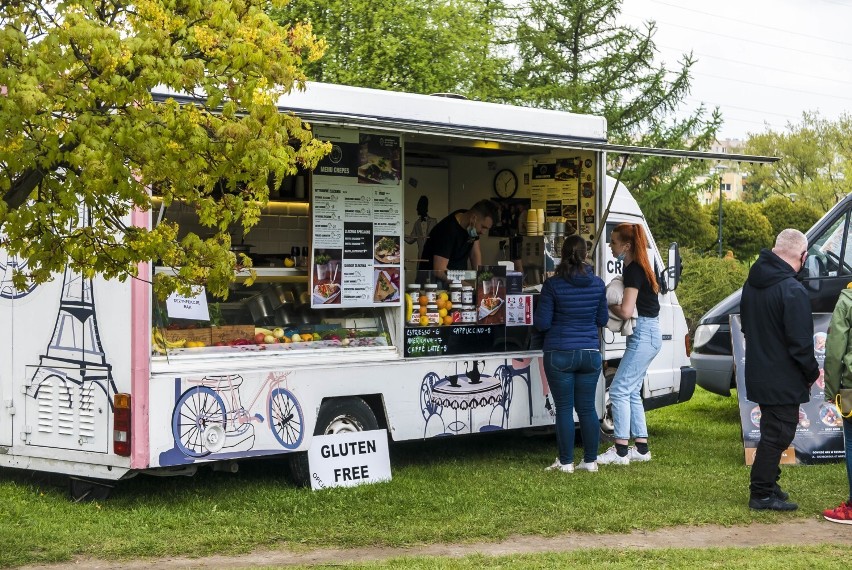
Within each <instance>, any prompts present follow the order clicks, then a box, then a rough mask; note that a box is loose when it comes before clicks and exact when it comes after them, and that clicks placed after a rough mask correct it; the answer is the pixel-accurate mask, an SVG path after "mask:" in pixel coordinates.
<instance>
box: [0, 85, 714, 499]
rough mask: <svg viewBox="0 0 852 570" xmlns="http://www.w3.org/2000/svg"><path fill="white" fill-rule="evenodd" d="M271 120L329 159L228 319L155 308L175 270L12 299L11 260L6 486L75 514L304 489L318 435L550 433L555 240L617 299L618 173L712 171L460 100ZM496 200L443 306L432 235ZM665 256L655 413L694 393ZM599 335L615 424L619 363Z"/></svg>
mask: <svg viewBox="0 0 852 570" xmlns="http://www.w3.org/2000/svg"><path fill="white" fill-rule="evenodd" d="M155 97H156V98H158V99H159V100H166V99H167V98H174V99H176V100H177V101H179V102H180V101H187V99H186V98H185V97H183V96H181V95H180V94H178V93H167V92H162V93H156V94H155ZM279 105H280V109H281V111H282V112H294V113H296V114H297V115H298V116H299V117H301V118H302V119H303V120H304V121H306V122H309V123H311V124H312V125H313V127H314V129H315V131H316V135H317V136H318V137H320V138H323V139H325V140H329V141H331V142H332V143H333V150H332V152H331V154H330V155H329V156H328V157H326V158H325V159H324V160H323V161H322V162H321V163H320V165H319V166H318V168H317V169H315V170H314V171H313V172H304V173H302V174H300V175H299V176H296V177H293V178H290V179H287V180H284V181H283V182H282V184H281V185H280V186H279V187H278V188H273V189H272V192H271V200H270V203H269V205H268V206H267V207H266V208H265V209H264V212H263V216H262V219H261V222H260V224H259V225H258V226H256V227H255V228H254V229H253V230H252V231H251V232H250V233H249V234H248V235H246V236H242V239H241V240H240V242H241V247H243V248H244V251H247V252H248V253H249V255H250V256H251V257H252V259H253V262H254V266H255V269H256V272H257V280H256V281H255V282H254V283H253V284H252V285H251V286H250V287H246V286H245V284H244V283H242V280H244V276H242V275H238V279H237V281H236V282H235V284H234V286H233V288H232V291H231V294H230V296H229V297H228V299H216V298H213V297H212V296H208V295H206V294H204V293H202V295H200V296H199V297H198V298H193V299H188V300H187V299H183V300H181V299H175V298H172V299H171V300H170V301H168V302H163V301H160V300H158V299H156V298H155V297H154V296H153V294H152V289H151V287H150V285H149V283H148V282H149V281H150V280H151V279H152V278H153V276H154V275H155V274H156V273H157V272H158V271H168V269H166V268H161V267H157V266H156V265H155V264H154V263H149V264H143V265H142V266H140V268H139V274H140V276H141V279H130V280H127V281H125V282H119V281H109V280H104V279H101V278H94V279H90V278H87V277H84V276H83V275H80V274H78V273H75V272H74V271H72V270H71V269H67V270H66V271H65V272H64V274H58V275H56V277H55V279H54V280H53V281H51V282H48V283H45V284H43V285H39V286H35V287H31V288H28V289H26V290H18V289H16V288H15V286H14V285H13V284H12V282H11V275H12V272H13V271H14V270H15V269H16V268H22V267H24V266H25V265H26V260H22V259H15V258H13V257H9V256H7V255H5V254H2V252H0V278H2V279H3V281H2V283H0V465H2V466H3V467H9V468H21V469H32V470H39V471H45V472H54V473H61V474H67V475H70V476H71V477H70V481H71V494H72V496H73V497H74V498H78V499H79V498H85V497H87V496H92V495H93V494H96V495H104V496H105V495H106V494H108V490H109V488H110V487H111V485H112V484H113V483H114V482H115V481H118V480H121V479H126V478H129V477H132V476H134V475H136V474H138V473H156V474H191V473H193V472H194V471H195V470H196V469H197V468H198V467H199V466H203V465H213V466H215V467H217V468H227V469H231V470H235V468H236V462H237V461H239V460H245V459H249V458H253V457H261V456H274V455H282V454H290V459H291V461H290V463H291V465H292V468H293V472H294V476H295V478H296V479H297V480H298V481H300V482H302V483H307V482H308V478H309V476H310V473H309V469H308V463H307V459H306V453H305V451H306V450H307V449H308V448H309V447H310V445H311V440H312V436H313V435H316V434H333V433H340V432H347V431H359V430H373V429H377V428H386V429H387V432H388V434H389V435H390V438H391V439H392V440H393V441H401V440H415V439H423V438H431V437H437V436H447V435H462V434H477V433H483V432H489V431H494V430H506V429H524V428H533V427H540V426H550V425H552V424H553V421H554V418H553V413H552V411H553V408H552V405H551V399H550V396H549V393H548V388H547V382H546V380H545V379H544V377H543V372H542V365H541V355H542V352H541V349H540V346H541V336H540V335H539V334H538V333H537V332H536V331H535V329H534V326H533V309H534V303H535V298H536V296H537V294H538V291H539V290H540V285H541V281H542V280H543V279H544V278H545V277H546V275H547V273H548V271H549V270H552V264H553V263H554V259H553V258H554V257H555V256H556V255H558V251H559V247H558V246H559V244H560V243H561V241H560V240H561V239H564V236H565V235H570V234H573V233H579V234H580V235H582V236H584V237H585V238H586V239H587V240H588V241H590V242H594V250H593V251H594V263H595V266H596V271H597V273H598V274H599V275H607V277H608V278H609V277H611V276H612V275H614V274H616V273H619V272H620V267H618V266H617V263H616V262H615V261H614V260H613V259H612V257H611V254H610V252H609V248H608V247H607V243H606V242H607V239H608V235H609V233H610V230H611V227H614V225H615V224H617V223H620V222H623V221H629V222H634V223H640V224H642V225H643V226H645V230H646V231H648V228H647V226H646V225H645V221H644V219H643V216H642V213H641V212H640V210H639V207H638V205H637V203H636V201H635V200H634V199H633V198H632V197H631V196H630V194H629V192H628V191H627V190H626V189H624V188H623V187H621V188H619V189H618V190H617V191H616V193H615V199H614V200H613V201H612V203H611V206H610V201H609V197H610V196H611V193H612V192H613V187H614V181H613V180H612V179H610V178H607V177H606V176H605V165H606V161H607V158H606V157H607V155H606V153H607V152H608V151H609V152H617V153H618V154H619V155H622V154H623V155H629V154H639V153H645V152H652V153H653V152H656V153H658V154H668V155H670V156H678V155H684V156H693V157H698V158H702V157H706V156H708V155H702V154H701V153H678V152H675V151H663V150H657V151H654V150H649V149H637V148H633V147H614V146H612V145H608V144H607V142H606V122H605V120H604V119H603V118H600V117H594V116H581V115H576V114H570V113H564V112H556V111H547V110H537V109H531V108H522V107H512V106H506V105H497V104H490V103H482V102H475V101H468V100H462V99H457V98H448V97H437V96H425V95H413V94H406V93H394V92H385V91H378V90H370V89H361V88H351V87H343V86H336V85H325V84H317V83H309V84H308V88H307V90H306V91H305V92H294V93H292V94H290V95H288V96H285V97H283V98H282V99H281V100H280V103H279ZM605 181H606V183H605ZM495 192H496V194H495ZM424 198H425V202H426V203H428V206H426V207H423V206H425V204H424ZM483 198H495V199H496V201H497V203H498V204H499V206H500V208H501V216H500V217H501V219H500V220H495V225H494V227H493V228H492V229H491V231H490V234H489V235H487V236H483V237H482V239H481V248H482V252H483V256H482V257H483V264H484V265H483V266H482V267H479V268H475V269H473V270H471V271H459V272H454V273H453V274H452V275H451V276H450V277H451V282H450V283H449V285H447V284H446V283H444V282H442V281H440V280H438V279H434V278H433V277H434V276H432V275H429V274H427V275H426V276H425V278H421V279H420V280H419V281H417V279H418V276H417V271H416V265H417V259H418V256H419V249H418V246H420V245H421V244H422V240H423V239H424V235H425V233H424V232H423V230H424V229H425V227H428V225H429V224H430V223H434V221H435V220H440V219H442V218H443V217H444V216H446V215H448V214H449V213H451V212H453V211H455V210H458V209H465V208H468V207H470V206H471V205H472V204H473V203H474V202H476V201H477V200H480V199H483ZM608 206H610V210H609V215H608V218H607V219H603V216H604V212H605V211H606V210H607V208H608ZM427 208H428V210H427ZM421 209H422V210H424V211H422V212H421V211H419V210H421ZM540 210H541V211H543V212H542V214H543V216H542V215H541V214H539V211H540ZM84 214H85V213H84ZM163 216H164V217H166V218H168V219H172V220H178V221H179V222H180V224H181V227H182V228H183V231H195V232H197V233H202V234H203V232H204V228H203V227H202V226H200V225H199V223H198V220H197V218H196V216H195V212H194V211H191V210H189V209H188V208H187V207H186V206H183V205H180V204H173V205H171V206H170V207H168V208H164V207H163V208H161V209H160V210H159V211H158V210H157V209H154V211H153V212H137V213H135V214H134V215H133V219H132V220H131V221H132V223H134V224H137V225H141V226H147V227H151V226H152V225H153V224H156V223H157V222H158V220H159V219H161V218H162V217H163ZM81 218H82V219H83V220H85V219H86V216H85V215H84V216H81ZM430 219H431V220H430ZM539 220H541V223H540V224H539V223H534V221H535V222H538V221H539ZM602 226H603V227H602ZM600 230H603V231H600ZM649 235H650V232H649ZM598 236H600V239H599V240H598V241H595V240H596V238H597V237H598ZM418 240H420V241H418ZM247 242H250V243H251V245H247ZM235 243H236V240H235ZM652 247H653V248H654V249H653V251H652V252H651V253H652V259H653V260H654V263H655V264H656V267H657V269H658V271H659V272H660V274H661V276H662V277H661V280H662V283H663V285H664V287H663V291H665V292H662V293H661V294H660V301H661V306H662V312H661V315H660V318H661V328H662V331H663V350H662V351H661V352H660V354H659V355H658V356H657V358H656V359H655V360H654V362H653V365H652V366H651V368H650V370H649V373H648V376H647V378H646V381H645V385H644V389H643V395H644V397H645V403H646V407H648V408H653V407H658V406H661V405H668V404H674V403H677V402H682V401H685V400H688V399H689V398H690V396H691V395H692V392H693V389H694V385H695V376H694V370H693V369H692V368H690V367H689V359H688V350H687V346H686V343H687V335H688V331H687V326H686V322H685V320H684V316H683V312H682V311H681V308H680V306H679V305H678V302H677V298H676V296H675V293H674V292H673V290H674V288H675V287H676V284H677V279H678V277H679V263H680V262H679V258H678V256H677V249H676V246H675V247H673V248H672V249H671V254H672V256H673V257H672V258H671V259H669V260H667V262H666V263H664V260H663V258H662V256H661V255H660V252H659V251H658V250H657V249H656V246H654V245H653V241H652ZM556 261H558V260H556ZM409 299H410V302H409ZM204 303H206V304H207V309H206V311H205V310H204V309H203V305H204ZM199 310H200V313H198V312H196V311H199ZM199 315H200V316H199ZM604 333H605V334H604V341H603V343H602V347H601V348H602V350H603V351H604V359H605V361H606V363H607V366H606V373H605V374H604V375H602V378H601V383H600V389H599V412H600V413H601V414H602V415H604V413H605V410H606V395H605V391H606V390H605V388H606V378H611V375H612V374H613V373H614V371H615V369H616V368H617V366H618V361H619V358H620V356H621V354H622V350H623V346H624V343H623V340H624V339H623V338H621V337H620V335H614V334H613V333H611V332H609V331H604ZM605 377H606V378H605Z"/></svg>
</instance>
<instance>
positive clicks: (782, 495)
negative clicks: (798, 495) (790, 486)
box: [772, 483, 790, 501]
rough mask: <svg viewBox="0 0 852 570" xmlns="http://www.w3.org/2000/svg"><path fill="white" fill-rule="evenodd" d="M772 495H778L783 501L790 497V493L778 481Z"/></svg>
mask: <svg viewBox="0 0 852 570" xmlns="http://www.w3.org/2000/svg"><path fill="white" fill-rule="evenodd" d="M772 496H773V497H778V498H779V499H781V500H782V501H786V500H787V499H789V498H790V495H789V494H788V493H786V492H785V491H784V489H782V488H781V487H779V486H778V483H776V484H775V488H774V489H772Z"/></svg>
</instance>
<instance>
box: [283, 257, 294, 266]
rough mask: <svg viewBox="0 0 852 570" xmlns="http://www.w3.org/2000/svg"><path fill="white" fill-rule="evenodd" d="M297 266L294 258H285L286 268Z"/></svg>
mask: <svg viewBox="0 0 852 570" xmlns="http://www.w3.org/2000/svg"><path fill="white" fill-rule="evenodd" d="M295 266H296V262H295V261H293V258H292V257H285V258H284V267H295Z"/></svg>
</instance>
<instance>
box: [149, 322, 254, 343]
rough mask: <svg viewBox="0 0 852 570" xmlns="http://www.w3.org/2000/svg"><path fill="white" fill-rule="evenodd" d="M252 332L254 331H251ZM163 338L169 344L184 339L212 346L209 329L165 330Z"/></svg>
mask: <svg viewBox="0 0 852 570" xmlns="http://www.w3.org/2000/svg"><path fill="white" fill-rule="evenodd" d="M252 330H254V329H252ZM163 336H164V337H165V339H166V340H167V341H169V342H177V341H179V340H182V339H185V340H187V341H190V340H192V341H196V342H198V341H201V342H203V343H204V344H206V345H208V346H209V345H211V344H213V342H212V336H211V334H210V328H209V327H205V328H194V329H173V330H172V329H165V330H164V331H163Z"/></svg>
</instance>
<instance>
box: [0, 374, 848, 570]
mask: <svg viewBox="0 0 852 570" xmlns="http://www.w3.org/2000/svg"><path fill="white" fill-rule="evenodd" d="M648 424H649V429H650V431H651V449H652V450H653V453H654V460H653V461H651V462H650V463H645V464H634V465H630V466H627V467H615V466H602V467H601V470H600V472H599V473H596V474H591V473H575V474H573V475H567V474H564V473H553V472H545V471H543V468H544V467H545V466H546V465H549V464H550V463H551V462H552V461H553V457H554V456H555V455H556V442H555V439H554V438H553V437H552V436H548V437H533V438H529V437H525V436H524V435H522V434H520V433H508V434H494V435H489V436H477V437H472V438H463V437H460V438H451V439H441V440H433V441H427V442H416V443H405V444H397V445H393V446H392V447H391V462H392V467H393V481H391V482H389V483H382V484H377V485H370V486H364V487H359V488H353V489H330V490H326V491H321V492H313V491H310V490H307V489H295V488H292V487H290V486H289V485H288V484H287V480H286V477H285V473H284V467H283V465H281V463H279V462H274V461H255V462H246V463H243V464H241V469H240V471H239V473H237V474H236V475H232V474H227V473H220V472H213V471H211V470H203V471H201V472H199V473H198V474H197V475H196V476H195V477H191V478H185V477H173V478H159V477H149V476H140V477H136V478H135V479H131V480H129V481H126V482H123V483H120V484H119V486H118V487H117V489H116V490H115V492H114V493H113V496H112V498H111V499H110V500H108V501H105V502H103V503H86V504H74V503H71V502H70V501H69V500H68V499H67V496H66V493H65V487H59V486H56V485H51V484H50V483H49V482H48V479H47V478H45V477H44V476H41V475H34V474H29V473H22V472H16V471H11V470H7V471H4V472H2V474H0V521H2V523H0V544H4V545H14V547H9V546H7V547H5V548H3V549H0V566H10V565H20V564H26V563H44V562H55V561H62V560H68V559H70V557H72V556H74V555H79V554H86V555H88V556H93V557H98V558H107V559H122V558H142V557H151V556H172V555H188V556H202V555H209V554H236V553H240V552H247V551H249V550H251V549H254V548H256V547H267V548H276V547H286V548H316V547H352V546H371V545H381V546H403V545H412V544H430V543H435V542H463V541H483V540H485V541H488V540H494V541H497V540H501V539H504V538H506V537H507V536H510V535H513V534H529V535H543V536H548V535H556V534H561V533H566V532H572V531H581V532H591V533H606V532H624V531H629V530H632V529H654V528H659V527H665V526H675V525H702V524H709V523H719V524H725V525H733V524H745V523H750V522H752V521H755V520H756V521H765V522H773V521H777V520H782V519H783V520H786V519H789V518H790V517H815V516H818V514H819V513H820V511H821V510H822V509H823V508H826V507H827V506H834V505H836V504H837V503H839V501H840V500H842V499H843V498H844V497H845V491H846V475H845V471H844V468H843V465H842V464H832V465H821V466H810V467H805V466H802V467H790V468H784V475H783V477H782V481H781V483H782V484H783V486H784V488H785V489H786V490H788V491H789V492H790V494H791V495H792V498H793V499H794V500H796V501H797V502H798V503H799V506H800V508H799V511H798V512H796V513H792V514H776V513H764V512H752V511H750V510H749V509H748V508H747V506H746V502H747V499H748V490H747V483H748V469H747V468H746V467H745V466H744V464H743V451H742V443H741V438H740V427H739V420H738V414H737V407H736V399H735V398H721V397H718V396H715V395H712V394H709V393H707V392H704V391H702V390H700V389H699V390H697V391H696V394H695V396H694V398H693V399H692V400H691V401H690V402H688V403H686V404H681V405H678V406H672V407H669V408H664V409H661V410H655V411H652V412H650V413H649V414H648ZM766 551H767V552H770V553H774V552H778V553H779V554H778V556H779V560H781V558H782V557H783V553H784V552H785V551H784V550H783V549H766ZM826 552H827V550H826ZM771 555H772V556H775V554H771ZM577 556H578V555H577V554H570V555H567V554H566V557H570V558H571V559H574V558H576V557H577ZM582 556H588V557H593V556H595V554H594V552H591V553H589V552H587V553H585V554H583V555H582ZM631 556H634V557H635V556H639V555H638V554H632V555H631ZM641 556H651V557H653V556H660V557H664V556H666V554H665V552H663V553H657V554H655V553H650V554H649V553H642V555H641ZM696 556H698V555H696ZM707 556H708V557H710V558H707V560H708V565H710V564H712V560H714V559H718V560H720V561H726V562H730V560H726V558H725V557H724V556H717V557H716V558H712V557H713V556H716V555H714V554H713V553H712V552H709V553H708V554H707ZM558 558H559V556H557V555H553V554H548V555H542V556H541V557H536V562H531V564H538V563H540V564H542V565H544V564H547V565H552V564H553V563H554V561H555V560H557V559H558ZM567 559H568V558H566V560H567ZM836 559H838V557H836V556H832V557H831V558H825V559H824V560H836ZM588 560H593V558H588ZM660 560H663V558H660ZM520 563H521V562H513V561H512V559H508V558H507V559H506V566H513V565H517V564H520ZM412 564H415V563H414V562H412ZM446 564H447V565H448V566H447V567H453V568H455V567H457V566H455V565H457V564H467V562H460V561H446ZM411 567H415V568H416V567H418V566H416V565H414V566H411ZM458 567H467V566H464V565H462V566H458ZM612 567H613V568H620V567H621V566H612ZM631 567H638V566H636V565H633V566H631ZM742 567H744V568H745V567H747V566H742Z"/></svg>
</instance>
